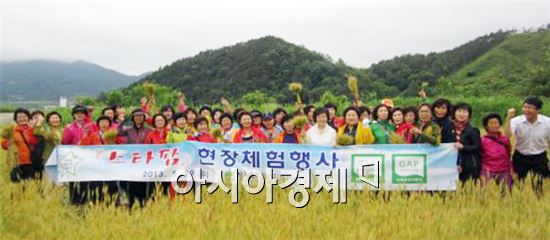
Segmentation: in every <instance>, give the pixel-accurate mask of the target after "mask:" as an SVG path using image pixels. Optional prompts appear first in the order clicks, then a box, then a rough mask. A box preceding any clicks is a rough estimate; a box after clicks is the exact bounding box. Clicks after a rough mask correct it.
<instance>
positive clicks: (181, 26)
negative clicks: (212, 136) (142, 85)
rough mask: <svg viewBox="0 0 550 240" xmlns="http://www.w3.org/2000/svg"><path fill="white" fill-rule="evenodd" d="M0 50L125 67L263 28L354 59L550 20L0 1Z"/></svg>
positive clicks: (364, 8) (351, 9) (418, 9)
mask: <svg viewBox="0 0 550 240" xmlns="http://www.w3.org/2000/svg"><path fill="white" fill-rule="evenodd" d="M0 2H1V7H0V8H1V9H0V10H1V12H0V16H1V29H0V31H1V32H0V36H1V41H2V42H1V46H0V47H1V52H0V53H1V59H2V60H3V61H11V60H26V59H35V58H40V59H58V60H76V59H81V60H85V61H89V62H93V63H96V64H99V65H102V66H104V67H107V68H110V69H114V70H117V71H120V72H122V73H125V74H132V75H138V74H141V73H144V72H147V71H151V70H156V69H157V68H158V67H160V66H164V65H167V64H170V63H172V62H173V61H175V60H177V59H181V58H184V57H189V56H193V55H195V54H197V53H199V52H200V51H203V50H206V49H215V48H219V47H223V46H228V45H232V44H235V43H237V42H243V41H246V40H249V39H253V38H259V37H262V36H265V35H274V36H277V37H281V38H283V39H285V40H287V41H289V42H292V43H296V44H299V45H303V46H305V47H306V48H309V49H312V50H315V51H318V52H321V53H324V54H328V55H330V56H331V57H332V58H333V59H335V60H336V59H338V58H342V59H343V60H344V61H345V62H346V63H348V64H350V65H352V66H355V67H368V66H370V64H372V63H375V62H377V61H380V60H384V59H389V58H392V57H394V56H397V55H402V54H406V53H428V52H432V51H443V50H447V49H451V48H453V47H456V46H458V45H460V44H463V43H465V42H467V41H469V40H472V39H474V38H476V37H478V36H481V35H484V34H487V33H490V32H493V31H497V30H499V29H523V28H531V27H535V28H536V27H539V26H541V25H545V24H547V23H550V0H540V1H528V0H527V1H523V0H519V1H366V0H363V1H351V0H335V1H321V0H317V1H299V0H294V1H286V0H285V1H284V0H275V1H262V0H256V1H241V0H238V1H237V0H223V1H205V0H202V1H183V0H180V1H135V0H134V1H116V2H115V1H24V0H23V1H7V0H0Z"/></svg>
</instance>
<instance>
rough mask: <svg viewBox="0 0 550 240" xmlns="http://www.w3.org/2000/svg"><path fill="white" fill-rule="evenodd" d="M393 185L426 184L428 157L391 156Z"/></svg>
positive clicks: (415, 155)
mask: <svg viewBox="0 0 550 240" xmlns="http://www.w3.org/2000/svg"><path fill="white" fill-rule="evenodd" d="M392 182H393V183H405V184H412V183H427V182H428V156H427V155H426V154H394V155H393V156H392Z"/></svg>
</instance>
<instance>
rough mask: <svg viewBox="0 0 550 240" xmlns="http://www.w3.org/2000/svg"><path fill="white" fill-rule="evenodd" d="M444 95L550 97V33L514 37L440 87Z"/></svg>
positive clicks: (549, 31) (531, 33) (446, 79)
mask: <svg viewBox="0 0 550 240" xmlns="http://www.w3.org/2000/svg"><path fill="white" fill-rule="evenodd" d="M438 89H439V92H441V93H442V94H450V95H456V94H457V93H464V94H467V95H471V96H483V95H487V94H490V95H515V96H526V95H533V94H534V95H544V96H550V30H540V31H537V32H528V33H522V34H513V35H510V36H508V37H507V38H506V40H505V41H503V42H502V43H500V44H499V45H498V46H496V47H494V48H493V49H491V51H489V52H487V53H486V54H484V55H482V56H481V57H479V58H477V59H476V60H475V61H472V62H470V63H469V64H468V65H466V66H464V67H463V68H461V69H460V70H458V71H456V72H455V73H453V74H451V75H449V76H448V77H445V78H442V79H441V80H440V81H439V85H438Z"/></svg>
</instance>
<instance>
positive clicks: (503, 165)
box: [2, 97, 550, 204]
mask: <svg viewBox="0 0 550 240" xmlns="http://www.w3.org/2000/svg"><path fill="white" fill-rule="evenodd" d="M222 105H223V106H224V109H212V108H211V107H209V106H202V107H201V108H199V109H198V111H197V110H195V109H194V108H191V107H188V106H186V104H185V102H184V100H183V97H180V99H179V104H178V106H177V111H176V110H175V109H174V108H173V107H172V106H170V105H166V106H163V107H162V108H161V109H160V111H159V112H158V113H157V112H152V108H153V107H152V106H151V104H150V102H148V101H147V99H146V98H143V99H142V101H141V106H140V107H139V108H136V109H134V110H133V111H132V112H131V113H130V114H129V116H128V117H126V114H125V109H124V108H123V107H122V106H118V105H117V106H111V107H106V108H104V109H102V111H101V116H100V117H99V118H97V119H95V121H94V120H92V119H91V115H92V114H91V111H93V109H91V108H89V107H86V106H83V105H76V106H74V107H73V109H72V112H71V115H72V118H73V120H72V122H71V123H70V124H67V125H66V126H63V124H62V123H63V119H62V116H61V114H59V113H57V112H50V113H48V114H47V115H44V113H43V112H41V111H34V112H32V113H31V112H29V111H28V110H27V109H23V108H20V109H17V110H16V111H15V112H14V115H13V116H14V117H13V120H14V121H15V124H14V125H13V127H12V128H11V129H10V131H9V132H8V133H7V134H6V133H4V134H3V135H2V137H3V140H2V147H3V148H4V149H6V150H8V149H10V148H13V150H14V152H16V153H17V154H15V156H14V158H15V159H16V164H15V165H14V167H13V169H12V171H11V173H10V175H11V180H12V181H14V182H17V181H20V180H23V179H29V178H35V177H40V176H41V174H42V171H43V165H44V162H45V161H46V160H47V159H48V157H49V155H50V154H51V152H52V150H53V149H54V148H55V146H57V145H59V144H66V145H103V144H165V143H176V142H182V141H199V142H207V143H235V144H238V143H287V144H314V145H324V146H337V145H364V144H416V143H428V144H431V145H434V146H436V145H438V144H440V143H453V144H454V146H455V147H456V149H457V150H458V153H459V154H458V159H457V162H456V164H457V171H458V173H459V178H460V180H461V181H462V182H465V181H468V180H474V181H477V180H478V179H479V180H480V181H481V183H482V184H485V183H486V182H488V181H489V180H496V181H497V182H498V183H502V184H504V185H507V186H508V187H511V185H512V175H513V174H514V173H515V174H517V177H518V178H519V179H520V180H521V179H524V178H525V177H526V176H527V174H528V173H529V172H532V173H533V174H534V175H535V176H537V177H538V179H539V180H538V183H537V184H538V185H539V189H542V178H543V177H547V176H548V175H549V170H548V158H547V150H548V149H549V142H550V118H548V117H546V116H544V115H542V114H541V113H540V111H541V109H542V105H543V103H542V101H541V99H539V98H538V97H528V98H526V99H525V100H524V102H523V105H522V112H523V114H522V115H519V116H516V113H515V110H514V109H509V110H508V112H507V116H506V118H505V119H503V117H502V116H501V115H499V114H497V113H489V114H487V115H485V116H484V117H483V119H482V123H483V128H484V129H485V132H486V133H485V134H484V135H483V136H481V134H480V130H479V129H478V128H477V127H475V126H474V125H473V124H472V123H471V119H472V115H473V110H472V107H471V105H470V104H468V103H456V104H454V105H453V104H451V102H450V101H449V100H446V99H438V100H436V101H434V102H433V103H421V104H420V105H418V106H411V107H405V108H401V107H394V106H393V103H392V102H391V101H383V103H382V104H380V105H378V106H375V107H374V108H369V107H366V106H358V105H359V104H353V106H350V107H348V108H346V109H345V110H344V111H343V112H342V113H343V114H342V115H341V116H338V115H337V113H338V109H337V106H336V105H335V104H331V103H328V104H325V105H324V106H322V107H315V106H313V105H308V106H305V107H304V106H303V105H297V108H296V111H295V112H293V113H291V114H289V113H287V111H286V110H285V109H283V108H277V109H275V110H274V111H273V112H264V113H262V112H260V111H258V110H252V111H247V110H246V109H243V108H237V109H234V110H233V109H232V108H231V106H230V105H229V103H228V101H227V100H226V99H222ZM299 119H301V120H302V121H300V120H299ZM44 120H45V123H44ZM512 136H514V137H515V140H516V141H515V146H512V144H511V141H510V138H511V137H512ZM345 139H347V140H345ZM513 149H514V150H513ZM512 150H513V152H512ZM512 153H513V154H512ZM103 187H107V189H108V191H107V192H108V194H117V193H121V194H123V193H124V194H127V195H128V197H129V199H130V204H133V203H134V202H135V201H136V200H137V201H139V202H140V204H144V202H145V201H146V200H147V199H149V198H150V196H151V194H152V192H153V190H154V188H155V186H154V184H153V183H142V182H84V183H71V184H70V186H69V190H70V195H71V202H72V203H75V204H80V203H84V202H87V201H96V200H98V199H101V198H103V196H102V194H97V195H92V194H91V193H90V192H91V191H90V189H101V188H103ZM162 188H163V192H164V193H166V194H170V195H173V194H175V193H174V192H173V191H172V190H171V189H170V187H169V185H167V184H163V186H162ZM79 189H80V190H79ZM81 189H87V190H85V191H84V190H81Z"/></svg>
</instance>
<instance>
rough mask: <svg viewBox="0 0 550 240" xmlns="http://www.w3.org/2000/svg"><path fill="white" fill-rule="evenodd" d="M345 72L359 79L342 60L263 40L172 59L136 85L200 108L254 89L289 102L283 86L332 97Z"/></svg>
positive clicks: (343, 87)
mask: <svg viewBox="0 0 550 240" xmlns="http://www.w3.org/2000/svg"><path fill="white" fill-rule="evenodd" d="M348 73H355V74H356V75H360V74H364V73H362V71H361V70H358V69H353V68H350V67H348V66H347V65H345V64H344V63H343V62H342V61H339V62H336V63H334V62H333V61H332V60H331V59H330V58H329V57H328V56H326V55H323V54H320V53H316V52H313V51H309V50H307V49H306V48H304V47H302V46H297V45H294V44H291V43H288V42H286V41H284V40H282V39H280V38H276V37H272V36H267V37H263V38H260V39H255V40H250V41H248V42H245V43H239V44H236V45H234V46H230V47H224V48H221V49H217V50H208V51H204V52H201V53H199V54H197V55H196V56H194V57H190V58H184V59H181V60H178V61H176V62H174V63H172V64H170V65H168V66H165V67H162V68H161V69H159V70H158V71H155V72H153V73H151V74H149V75H148V76H147V77H146V78H144V79H142V80H141V81H140V82H139V83H141V82H144V81H154V82H156V83H159V84H162V85H166V86H169V87H173V88H176V89H179V90H181V91H183V92H184V93H185V94H186V95H187V97H188V98H189V99H192V100H193V101H197V102H202V103H206V102H213V101H217V100H216V99H219V98H220V97H222V96H225V97H229V98H238V97H240V96H241V95H244V94H246V93H248V92H252V91H254V90H260V91H262V92H264V93H268V94H269V95H271V96H272V97H274V98H275V99H277V100H278V101H287V100H289V99H291V98H293V95H292V93H290V91H289V90H288V85H289V83H290V82H300V83H301V84H302V85H303V87H304V91H303V94H302V97H303V98H304V100H306V101H307V100H309V99H312V100H317V99H318V98H319V97H320V96H321V95H322V94H323V93H324V92H325V91H326V90H328V89H330V90H331V91H332V92H333V93H338V94H341V93H344V92H345V91H347V85H346V74H348ZM378 85H380V84H378ZM360 87H362V89H367V88H376V89H377V90H378V91H380V92H383V91H384V90H385V88H387V86H384V85H383V84H381V86H377V83H374V82H370V83H369V82H366V81H363V82H361V83H360Z"/></svg>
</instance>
